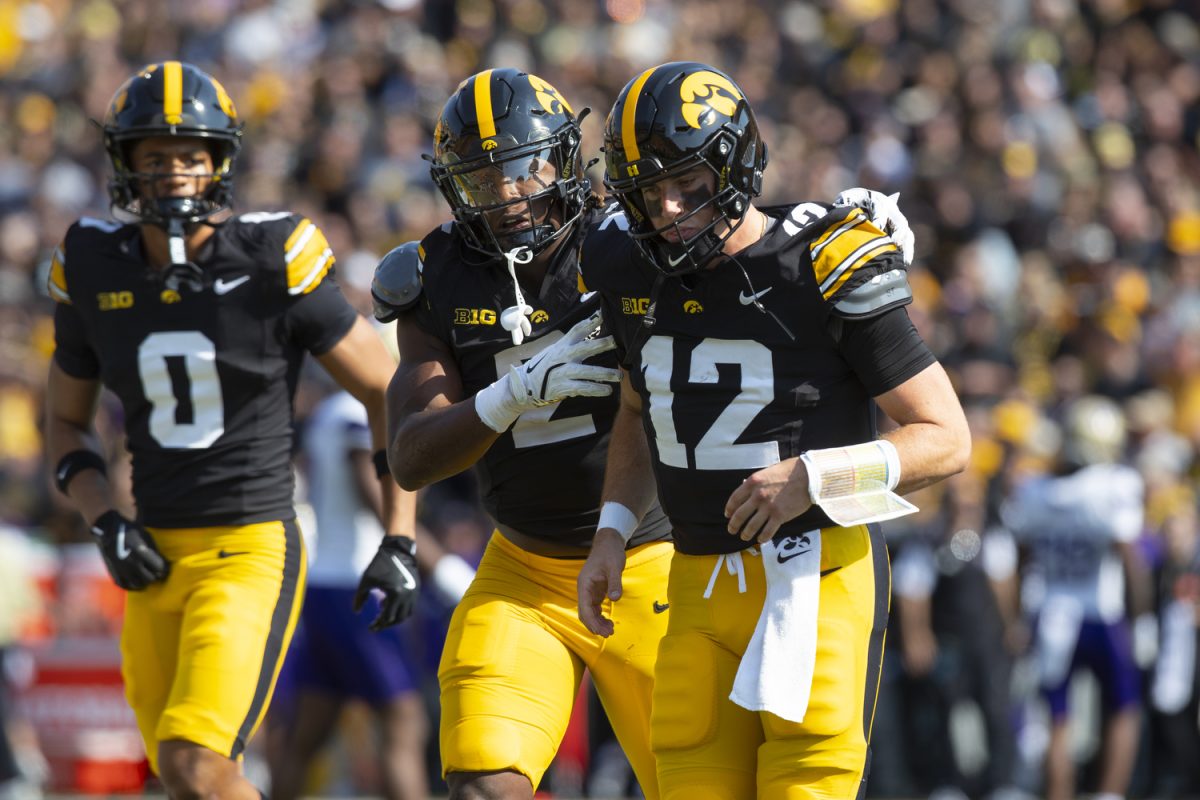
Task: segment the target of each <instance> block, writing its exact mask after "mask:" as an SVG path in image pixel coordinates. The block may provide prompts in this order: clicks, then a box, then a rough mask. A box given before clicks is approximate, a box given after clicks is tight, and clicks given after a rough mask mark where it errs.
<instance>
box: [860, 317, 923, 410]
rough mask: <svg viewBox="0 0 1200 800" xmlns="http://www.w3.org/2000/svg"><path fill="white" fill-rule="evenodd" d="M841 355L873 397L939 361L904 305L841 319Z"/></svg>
mask: <svg viewBox="0 0 1200 800" xmlns="http://www.w3.org/2000/svg"><path fill="white" fill-rule="evenodd" d="M839 344H840V347H841V351H842V355H843V356H844V357H845V359H846V360H847V361H849V362H850V366H851V367H853V368H854V372H855V373H856V374H857V375H858V377H859V379H860V380H861V381H862V382H863V385H864V386H866V387H867V391H868V392H869V393H870V394H871V396H872V397H878V396H879V395H881V394H883V393H884V392H888V391H891V390H892V389H895V388H896V387H897V386H899V385H900V384H902V383H904V382H905V381H906V380H908V379H909V378H911V377H913V376H914V375H916V374H917V373H919V372H921V370H923V369H925V368H926V367H928V366H929V365H930V364H932V363H934V362H935V361H937V359H936V358H935V357H934V355H933V353H932V352H931V351H930V350H929V347H928V346H927V345H926V344H925V342H924V340H922V339H921V336H920V334H918V333H917V329H916V328H915V327H913V324H912V320H911V319H909V318H908V311H906V310H905V308H904V307H903V306H900V307H898V308H893V309H891V310H889V311H885V312H883V313H882V314H880V315H879V316H877V317H871V318H870V319H863V320H844V321H843V322H842V331H841V336H840V337H839Z"/></svg>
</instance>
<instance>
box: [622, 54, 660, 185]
mask: <svg viewBox="0 0 1200 800" xmlns="http://www.w3.org/2000/svg"><path fill="white" fill-rule="evenodd" d="M656 69H658V67H651V68H650V69H648V70H646V71H645V72H643V73H642V74H641V75H638V77H637V80H636V81H634V82H633V85H632V86H630V87H629V94H627V95H625V108H623V109H621V144H623V145H624V146H625V162H626V163H630V162H633V161H637V160H638V159H640V158H641V157H642V154H641V153H640V152H639V151H638V146H637V131H636V130H634V127H633V120H634V117H635V116H636V115H637V100H638V95H639V94H641V93H642V87H643V86H645V85H646V81H648V80H649V79H650V75H651V73H653V72H654V70H656Z"/></svg>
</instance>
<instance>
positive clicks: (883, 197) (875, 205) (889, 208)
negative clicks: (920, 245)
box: [833, 187, 916, 265]
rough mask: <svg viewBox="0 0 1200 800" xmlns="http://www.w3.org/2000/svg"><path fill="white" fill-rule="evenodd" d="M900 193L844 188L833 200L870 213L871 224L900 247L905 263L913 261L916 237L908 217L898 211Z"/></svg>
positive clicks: (836, 203)
mask: <svg viewBox="0 0 1200 800" xmlns="http://www.w3.org/2000/svg"><path fill="white" fill-rule="evenodd" d="M899 202H900V193H899V192H897V193H896V194H890V195H888V194H884V193H883V192H877V191H875V190H874V189H863V188H861V187H855V188H853V189H846V190H845V191H844V192H842V193H841V194H839V195H838V196H837V197H836V198H835V199H834V201H833V204H834V205H835V206H857V207H859V208H861V209H862V210H863V211H865V212H867V213H868V214H870V215H871V224H872V225H874V226H875V227H876V228H879V230H881V231H883V232H884V233H886V234H887V235H888V236H889V237H891V239H892V243H893V244H895V245H896V247H898V248H900V254H901V255H902V256H903V257H904V263H905V264H906V265H908V264H911V263H912V262H913V253H914V251H915V249H916V237H915V236H914V235H913V232H912V228H910V227H909V225H908V218H907V217H905V216H904V214H902V213H900V205H899Z"/></svg>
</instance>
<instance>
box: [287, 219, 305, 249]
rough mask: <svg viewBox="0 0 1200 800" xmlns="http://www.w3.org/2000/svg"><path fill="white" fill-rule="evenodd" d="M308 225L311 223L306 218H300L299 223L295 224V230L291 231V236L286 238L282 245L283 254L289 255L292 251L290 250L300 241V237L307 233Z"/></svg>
mask: <svg viewBox="0 0 1200 800" xmlns="http://www.w3.org/2000/svg"><path fill="white" fill-rule="evenodd" d="M309 225H312V222H311V221H310V220H309V218H308V217H304V218H302V219H301V220H300V222H298V223H297V224H296V228H295V230H293V231H292V233H291V235H290V236H288V238H287V241H286V242H284V243H283V251H284V252H285V253H290V252H291V251H292V248H293V247H295V246H296V242H297V241H298V240H299V239H300V237H301V236H303V235H304V234H305V233H307V232H308V226H309Z"/></svg>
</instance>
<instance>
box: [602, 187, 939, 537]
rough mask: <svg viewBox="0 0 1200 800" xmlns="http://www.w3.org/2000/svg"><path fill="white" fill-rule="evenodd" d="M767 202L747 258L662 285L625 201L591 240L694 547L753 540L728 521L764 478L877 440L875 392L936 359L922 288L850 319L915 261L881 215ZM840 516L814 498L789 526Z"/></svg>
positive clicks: (673, 507) (672, 510) (675, 525)
mask: <svg viewBox="0 0 1200 800" xmlns="http://www.w3.org/2000/svg"><path fill="white" fill-rule="evenodd" d="M765 211H766V212H767V214H768V215H769V216H770V217H771V218H772V220H773V225H772V227H771V229H770V230H769V231H768V232H767V234H766V235H765V236H764V237H763V238H762V239H760V240H759V241H758V242H757V243H755V244H754V245H752V246H750V247H748V248H746V249H745V250H744V251H743V252H741V253H739V254H738V255H737V257H736V259H732V260H729V261H725V262H722V263H720V264H719V265H718V266H717V267H716V268H714V269H711V270H702V271H700V272H698V273H694V274H691V275H687V276H684V277H683V278H677V279H666V278H664V279H662V280H661V281H657V283H658V284H659V285H658V291H657V293H656V292H655V284H656V279H657V278H658V276H659V275H660V274H661V273H659V272H658V271H657V270H656V269H655V268H654V267H653V266H652V265H650V264H649V263H648V262H647V261H646V260H644V259H643V258H642V257H641V255H640V254H639V252H638V250H637V248H636V246H635V245H634V243H633V240H632V239H630V238H629V236H628V234H627V233H626V232H625V229H626V228H627V223H626V220H625V218H624V216H623V215H622V214H621V212H620V211H619V210H618V209H617V208H616V207H610V208H609V210H608V211H607V212H606V216H605V217H604V218H603V219H602V220H600V221H599V222H598V224H597V225H596V226H595V228H594V229H593V230H592V231H591V232H590V233H589V234H588V237H587V239H586V243H585V245H584V249H583V255H582V259H581V270H582V273H581V274H582V278H583V282H584V284H585V286H586V288H587V289H591V290H595V291H597V292H598V293H599V294H600V295H601V298H602V306H603V313H604V317H605V320H606V322H607V324H608V325H609V326H610V328H611V330H612V332H613V335H614V336H615V338H616V341H617V343H618V353H619V355H620V357H621V359H622V363H623V364H624V365H625V366H626V368H627V369H628V370H629V372H630V379H631V382H632V384H633V386H634V388H635V389H636V390H637V391H638V393H639V394H640V395H641V398H642V404H643V423H644V425H645V429H646V435H647V438H648V440H649V442H650V447H651V451H652V454H653V459H652V461H653V465H654V469H655V476H656V478H657V480H658V490H659V498H660V500H661V501H662V505H663V509H664V510H665V511H666V513H667V516H668V517H669V518H670V520H671V523H672V529H673V535H674V538H675V543H676V547H677V548H678V549H679V550H680V551H681V552H684V553H691V554H705V553H727V552H732V551H736V550H740V549H743V548H745V547H747V546H748V545H747V544H746V543H745V542H743V541H741V540H740V539H739V538H737V537H736V536H733V535H731V534H729V533H728V532H727V530H726V527H725V526H726V519H725V511H724V508H725V503H726V501H727V500H728V499H729V496H730V495H731V494H732V493H733V491H734V490H735V489H736V488H737V487H738V486H739V485H740V484H741V482H742V481H743V480H744V479H745V478H746V477H747V476H748V475H750V474H752V473H754V472H756V471H758V470H760V469H762V468H764V467H767V466H770V465H772V464H775V463H777V462H779V461H781V460H784V459H787V458H792V457H794V456H798V455H800V454H801V453H802V452H804V451H805V450H810V449H813V448H823V447H835V446H842V445H848V444H856V443H859V442H864V441H869V440H871V439H873V438H875V436H876V428H875V418H874V402H873V401H872V397H873V396H875V395H879V394H882V393H883V392H886V391H888V390H889V389H892V388H895V387H896V386H898V385H900V384H901V383H903V382H904V381H905V380H907V379H908V378H909V377H912V376H913V375H916V374H917V373H918V372H920V371H921V370H922V369H924V368H925V367H927V366H929V364H931V363H933V355H932V354H931V353H930V352H929V350H928V349H927V348H926V347H925V346H924V344H923V343H922V342H921V340H920V338H919V337H918V336H917V335H916V332H915V330H913V328H912V325H911V322H909V321H908V316H907V312H906V311H905V310H904V308H903V307H902V305H903V304H904V303H906V302H907V297H908V295H907V294H906V295H905V296H904V297H905V299H903V300H901V301H899V302H898V303H897V304H895V305H894V307H892V308H890V309H888V308H880V309H877V310H876V312H875V313H874V314H873V315H870V319H867V320H854V321H851V320H840V319H839V320H835V319H834V316H835V312H834V304H835V303H837V302H838V301H839V299H840V298H842V297H844V296H845V295H846V294H847V293H849V292H850V291H851V290H853V289H855V288H857V287H859V286H861V285H863V284H864V282H866V281H869V280H871V279H872V278H874V277H876V276H881V275H884V274H885V273H887V274H893V270H896V269H903V267H904V264H903V260H902V258H901V257H900V254H899V252H898V250H897V249H896V247H895V245H894V244H892V242H891V240H890V239H889V238H888V237H887V236H886V235H885V234H884V233H883V232H882V231H880V230H879V229H878V228H876V227H874V226H873V225H871V224H870V222H869V221H868V218H867V216H866V215H865V214H863V213H862V212H861V211H859V210H858V209H846V208H839V209H832V210H831V207H829V206H826V205H822V204H817V203H804V204H801V205H798V206H795V207H786V208H768V209H765ZM652 306H653V307H652ZM647 317H649V318H650V319H651V320H652V322H653V325H652V326H647V325H646V320H647ZM830 524H832V523H831V522H830V520H829V518H828V517H827V516H826V515H825V513H824V512H823V511H821V510H820V508H818V507H815V506H814V507H813V508H812V509H810V510H809V511H807V512H805V513H804V514H803V515H801V516H800V517H798V518H797V519H795V520H792V521H791V522H789V523H787V524H785V525H784V526H783V528H782V529H781V530H780V534H779V535H780V536H784V535H788V534H793V533H801V532H804V531H808V530H812V529H814V528H818V527H825V526H828V525H830Z"/></svg>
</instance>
